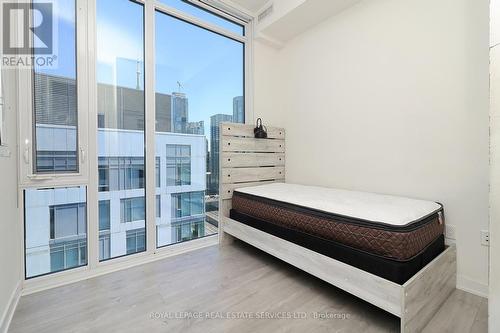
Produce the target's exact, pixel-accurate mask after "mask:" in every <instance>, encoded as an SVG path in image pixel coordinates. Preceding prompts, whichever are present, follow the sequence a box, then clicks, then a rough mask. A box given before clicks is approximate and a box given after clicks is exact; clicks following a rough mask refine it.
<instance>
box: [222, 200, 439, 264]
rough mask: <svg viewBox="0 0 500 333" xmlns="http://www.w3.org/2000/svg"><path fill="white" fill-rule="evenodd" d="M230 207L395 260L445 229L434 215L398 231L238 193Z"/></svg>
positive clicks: (404, 257)
mask: <svg viewBox="0 0 500 333" xmlns="http://www.w3.org/2000/svg"><path fill="white" fill-rule="evenodd" d="M232 207H233V209H234V210H236V211H238V212H241V213H244V214H247V215H250V216H254V217H256V218H258V219H261V220H265V221H267V222H270V223H274V224H277V225H280V226H284V227H287V228H292V229H296V230H299V231H301V232H305V233H307V234H310V235H312V236H316V237H320V238H323V239H328V240H332V241H336V242H339V243H342V244H345V245H348V246H351V247H354V248H357V249H360V250H363V251H367V252H370V253H373V254H377V255H380V256H383V257H386V258H390V259H396V260H408V259H409V258H412V257H413V256H415V255H417V254H418V253H420V252H421V251H422V250H423V249H424V248H425V247H426V246H428V245H429V244H430V243H432V242H433V241H434V240H436V239H437V238H438V237H439V236H440V235H442V234H443V232H444V224H443V223H440V221H439V219H438V218H437V216H436V218H435V219H433V220H432V221H430V222H429V223H426V224H424V225H422V226H420V227H419V228H417V229H415V230H411V231H405V232H398V231H392V230H382V229H374V228H370V227H366V226H359V225H355V224H349V223H346V222H339V221H336V220H335V219H334V218H333V217H332V218H328V217H323V216H316V215H312V214H307V213H304V212H302V211H295V210H293V209H287V208H285V207H281V206H279V205H273V204H272V203H267V202H263V201H262V200H252V198H249V197H247V196H240V195H238V193H237V192H235V193H234V195H233V199H232Z"/></svg>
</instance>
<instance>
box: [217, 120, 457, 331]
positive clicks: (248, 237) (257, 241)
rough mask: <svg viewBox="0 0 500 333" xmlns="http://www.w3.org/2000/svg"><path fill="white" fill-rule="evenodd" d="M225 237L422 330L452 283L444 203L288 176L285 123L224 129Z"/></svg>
mask: <svg viewBox="0 0 500 333" xmlns="http://www.w3.org/2000/svg"><path fill="white" fill-rule="evenodd" d="M220 135H221V137H220V145H221V147H220V151H221V152H220V155H219V156H220V176H221V181H220V202H219V205H220V214H221V219H220V225H219V227H220V232H219V240H220V243H221V245H222V246H223V245H224V244H227V243H229V242H231V241H232V240H233V239H234V238H238V239H240V240H243V241H244V242H247V243H249V244H251V245H253V246H255V247H257V248H259V249H261V250H263V251H265V252H268V253H269V254H271V255H274V256H276V257H278V258H280V259H281V260H284V261H286V262H288V263H290V264H292V265H294V266H296V267H298V268H301V269H302V270H304V271H306V272H308V273H310V274H312V275H314V276H316V277H319V278H321V279H323V280H325V281H327V282H329V283H331V284H333V285H335V286H337V287H339V288H341V289H343V290H345V291H347V292H349V293H351V294H353V295H355V296H357V297H359V298H362V299H364V300H365V301H368V302H370V303H372V304H374V305H376V306H378V307H380V308H382V309H384V310H386V311H388V312H390V313H392V314H394V315H396V316H398V317H400V318H401V331H402V332H419V331H421V330H422V329H423V328H424V327H425V325H426V324H427V322H428V321H429V320H430V319H431V318H432V316H433V315H434V313H435V311H437V309H438V308H439V307H440V306H441V304H442V303H443V302H444V300H445V299H446V298H447V297H448V296H449V295H450V294H451V292H452V291H453V290H454V289H455V285H456V249H455V246H454V245H452V246H445V243H444V235H443V234H444V211H443V207H442V205H441V204H439V203H436V202H432V201H424V200H416V199H410V198H402V197H396V196H388V195H381V194H374V193H363V192H355V191H347V190H341V189H330V188H323V187H317V186H305V185H298V184H288V183H285V182H284V180H285V131H284V129H281V128H274V127H272V128H269V129H268V139H254V138H253V137H252V136H253V128H252V126H251V125H242V124H233V123H223V124H221V128H220Z"/></svg>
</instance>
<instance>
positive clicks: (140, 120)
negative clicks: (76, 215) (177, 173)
mask: <svg viewBox="0 0 500 333" xmlns="http://www.w3.org/2000/svg"><path fill="white" fill-rule="evenodd" d="M96 36H97V40H96V44H97V45H96V53H97V68H96V69H95V70H96V74H97V119H96V121H97V123H98V130H97V141H98V147H99V150H98V152H97V155H98V156H97V158H98V179H96V180H95V181H98V182H99V183H98V184H99V200H109V212H110V214H109V215H108V214H107V213H106V218H104V217H103V224H104V221H106V225H109V229H108V230H109V232H108V233H106V234H105V235H104V234H102V233H101V234H100V235H99V244H100V247H101V248H102V250H101V252H100V257H101V260H106V259H111V258H115V257H119V256H124V255H129V254H132V253H136V252H140V251H145V244H146V238H145V237H146V236H145V227H146V221H145V220H146V206H145V185H146V184H145V168H144V166H145V165H146V163H145V156H144V148H145V128H144V124H145V122H144V119H145V105H144V102H145V100H144V82H145V81H144V80H145V75H144V5H142V4H140V3H138V2H134V1H126V0H97V1H96ZM153 163H154V162H153ZM103 209H104V208H103ZM107 210H108V208H106V212H107ZM108 216H109V218H108ZM108 220H109V223H108V222H107V221H108ZM102 226H104V225H102ZM136 229H140V230H142V232H141V233H135V236H134V237H132V236H131V232H132V231H131V230H136ZM132 239H133V240H132ZM132 242H134V244H135V245H134V246H132V245H131V244H132ZM110 247H111V250H109V248H110Z"/></svg>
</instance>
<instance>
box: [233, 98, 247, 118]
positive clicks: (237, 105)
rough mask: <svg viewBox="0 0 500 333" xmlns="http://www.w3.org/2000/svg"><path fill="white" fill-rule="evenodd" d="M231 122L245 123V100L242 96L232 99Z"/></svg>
mask: <svg viewBox="0 0 500 333" xmlns="http://www.w3.org/2000/svg"><path fill="white" fill-rule="evenodd" d="M233 122H234V123H244V122H245V100H244V99H243V96H236V97H235V98H233Z"/></svg>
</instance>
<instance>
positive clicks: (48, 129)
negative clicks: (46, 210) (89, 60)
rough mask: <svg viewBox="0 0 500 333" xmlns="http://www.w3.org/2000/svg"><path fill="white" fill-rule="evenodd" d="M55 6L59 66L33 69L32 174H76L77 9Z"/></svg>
mask: <svg viewBox="0 0 500 333" xmlns="http://www.w3.org/2000/svg"><path fill="white" fill-rule="evenodd" d="M57 5H58V9H57V11H55V12H54V17H53V20H54V22H61V24H59V29H58V36H57V38H58V41H59V45H61V47H60V48H59V50H58V52H59V54H58V59H59V61H58V66H57V67H56V68H55V69H52V68H48V67H47V66H45V67H42V66H38V65H35V66H34V68H33V96H34V99H33V109H34V112H33V119H34V128H33V131H34V137H33V141H34V143H35V149H33V150H34V163H33V169H34V170H33V172H34V173H57V172H66V173H67V172H73V173H74V172H78V171H79V168H78V156H77V152H78V149H77V147H78V110H77V89H76V86H77V66H76V5H75V0H62V1H57ZM34 29H35V33H36V29H37V28H36V27H35V28H34ZM34 43H36V42H34ZM34 56H37V53H36V52H35V54H34Z"/></svg>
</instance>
